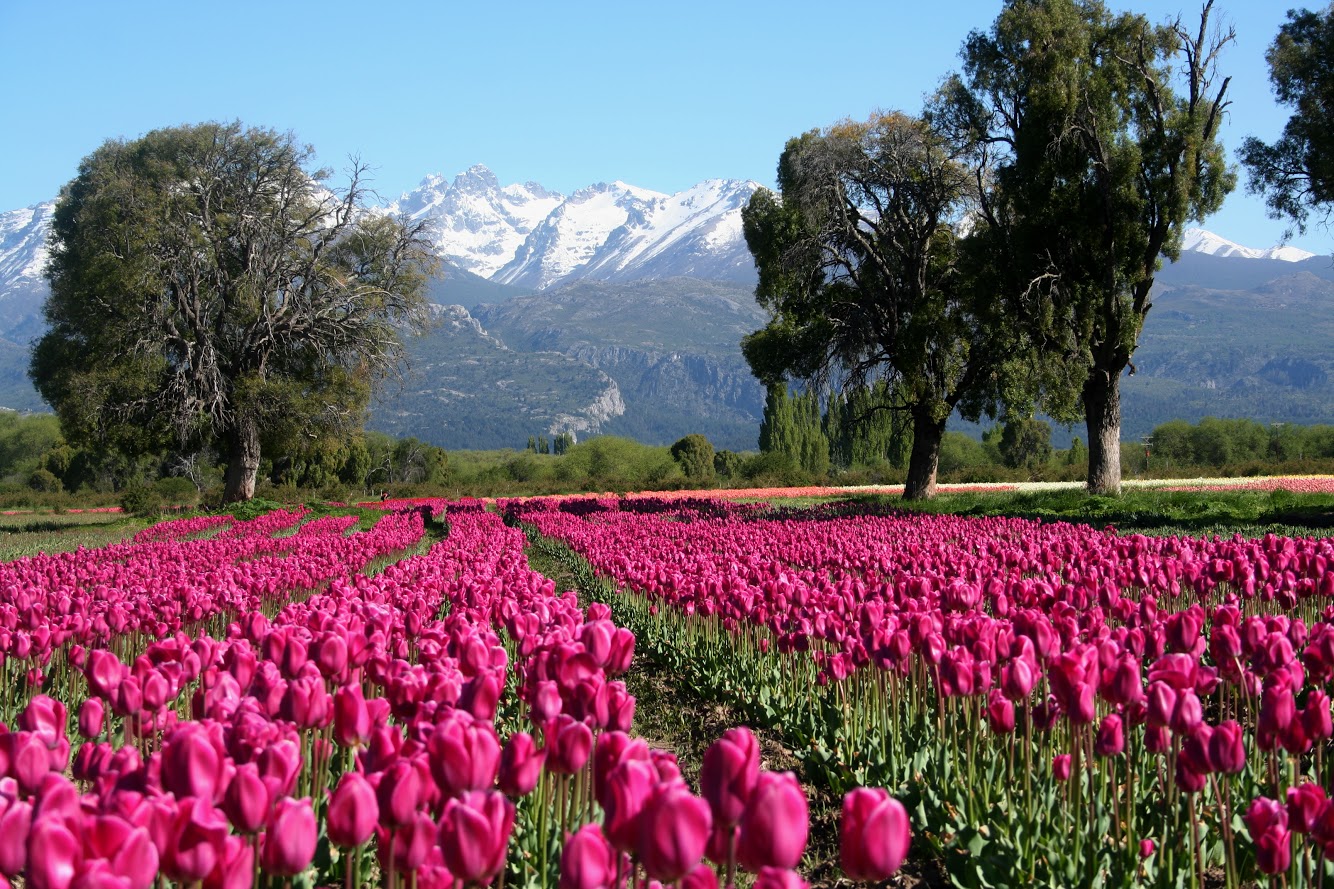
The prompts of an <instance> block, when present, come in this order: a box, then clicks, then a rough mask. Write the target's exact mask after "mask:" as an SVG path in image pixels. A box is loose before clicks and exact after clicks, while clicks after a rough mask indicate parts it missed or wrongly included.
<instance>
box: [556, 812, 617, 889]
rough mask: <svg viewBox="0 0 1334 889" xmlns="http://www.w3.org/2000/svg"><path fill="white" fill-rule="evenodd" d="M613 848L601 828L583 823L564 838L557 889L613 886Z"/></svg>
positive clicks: (614, 868)
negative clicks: (572, 833) (569, 835)
mask: <svg viewBox="0 0 1334 889" xmlns="http://www.w3.org/2000/svg"><path fill="white" fill-rule="evenodd" d="M616 855H617V853H616V851H615V850H614V849H612V847H611V844H610V843H608V842H607V838H606V837H605V836H603V835H602V828H601V827H600V826H598V825H597V824H585V825H584V826H583V827H581V828H579V829H578V830H577V831H575V832H574V835H573V836H571V837H570V838H569V839H568V840H566V841H565V848H564V849H563V850H562V851H561V856H560V889H612V883H613V881H614V880H615V878H616Z"/></svg>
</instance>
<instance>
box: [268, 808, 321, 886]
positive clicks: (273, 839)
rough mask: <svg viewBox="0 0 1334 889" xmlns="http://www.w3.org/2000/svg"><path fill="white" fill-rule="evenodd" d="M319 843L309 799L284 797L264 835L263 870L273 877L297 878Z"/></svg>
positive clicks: (313, 812) (312, 857) (313, 855)
mask: <svg viewBox="0 0 1334 889" xmlns="http://www.w3.org/2000/svg"><path fill="white" fill-rule="evenodd" d="M317 840H319V828H318V827H317V826H316V824H315V810H314V809H313V808H311V805H310V798H309V797H306V798H304V799H292V798H291V797H284V798H283V799H280V800H278V804H277V805H276V806H274V807H273V819H272V820H271V821H270V822H269V826H268V828H267V829H266V830H265V831H264V845H263V848H262V849H261V850H260V854H259V863H260V866H261V867H263V868H264V870H266V871H268V872H269V873H271V874H277V875H279V876H283V877H294V876H296V875H297V874H299V873H301V872H302V871H303V870H305V869H306V868H307V867H308V866H309V865H310V862H311V860H312V859H314V857H315V843H316V841H317Z"/></svg>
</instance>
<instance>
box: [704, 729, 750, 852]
mask: <svg viewBox="0 0 1334 889" xmlns="http://www.w3.org/2000/svg"><path fill="white" fill-rule="evenodd" d="M759 779H760V745H759V742H758V741H757V740H756V739H755V735H754V734H753V733H752V732H751V730H750V729H748V728H746V727H744V726H738V727H736V728H730V729H728V730H727V731H725V732H723V736H722V737H721V738H719V739H718V740H716V741H714V742H713V744H711V745H710V746H709V749H708V750H706V751H705V752H704V762H703V765H702V766H701V767H700V771H699V786H700V791H701V792H702V793H703V794H704V798H705V799H706V800H708V801H709V808H710V809H711V810H712V812H713V819H714V821H715V822H717V823H718V824H719V826H723V827H732V826H733V825H735V824H737V823H739V822H740V821H741V815H742V813H743V812H744V811H745V810H746V803H747V801H748V800H749V799H750V796H751V794H752V793H753V792H754V790H755V785H756V783H758V781H759Z"/></svg>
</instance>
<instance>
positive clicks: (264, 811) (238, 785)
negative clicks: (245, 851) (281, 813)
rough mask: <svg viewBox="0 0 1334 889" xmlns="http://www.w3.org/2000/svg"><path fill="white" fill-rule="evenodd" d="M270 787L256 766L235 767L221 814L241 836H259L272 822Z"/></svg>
mask: <svg viewBox="0 0 1334 889" xmlns="http://www.w3.org/2000/svg"><path fill="white" fill-rule="evenodd" d="M271 801H272V800H271V798H270V795H269V785H267V784H265V783H264V779H263V778H261V777H260V774H259V767H258V766H256V765H255V764H254V763H253V762H248V763H244V764H243V765H240V766H237V767H236V774H235V775H233V776H232V780H231V783H230V784H228V785H227V791H226V793H224V794H223V797H222V811H223V812H224V813H226V815H227V818H228V819H229V820H230V821H231V822H232V826H233V827H235V828H236V829H237V830H238V831H240V832H241V833H257V832H258V831H259V829H260V828H261V827H263V826H264V823H265V822H266V821H268V818H269V808H270V805H269V804H270V802H271Z"/></svg>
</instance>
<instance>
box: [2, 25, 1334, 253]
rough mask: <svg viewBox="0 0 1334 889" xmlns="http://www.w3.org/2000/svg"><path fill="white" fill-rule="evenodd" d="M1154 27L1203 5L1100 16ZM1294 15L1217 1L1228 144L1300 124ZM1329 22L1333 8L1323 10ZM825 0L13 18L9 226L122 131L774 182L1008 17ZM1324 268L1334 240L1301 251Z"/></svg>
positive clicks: (411, 177) (413, 179) (5, 153)
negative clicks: (231, 125)
mask: <svg viewBox="0 0 1334 889" xmlns="http://www.w3.org/2000/svg"><path fill="white" fill-rule="evenodd" d="M1109 5H1110V6H1112V7H1113V8H1131V9H1135V10H1136V11H1140V12H1143V13H1145V14H1146V15H1148V16H1149V17H1150V18H1151V19H1152V20H1154V21H1161V20H1164V19H1166V18H1167V17H1168V16H1171V15H1175V14H1177V13H1184V14H1185V15H1186V16H1187V18H1191V17H1193V16H1195V15H1197V14H1198V11H1199V0H1134V2H1133V3H1130V2H1127V0H1109ZM1289 5H1293V6H1298V5H1302V4H1301V2H1300V0H1292V2H1290V3H1285V2H1279V0H1218V6H1219V9H1218V11H1217V12H1218V13H1221V14H1222V17H1223V18H1225V19H1227V20H1230V21H1231V22H1232V23H1233V24H1235V26H1236V29H1237V42H1236V43H1235V44H1234V45H1233V46H1232V47H1231V49H1230V51H1229V52H1228V53H1227V55H1226V57H1225V60H1224V69H1225V72H1226V73H1230V74H1232V76H1233V81H1232V90H1231V92H1232V97H1233V105H1232V108H1231V116H1230V120H1229V122H1228V125H1227V128H1226V130H1225V131H1224V140H1225V143H1226V144H1227V145H1228V148H1229V150H1230V151H1232V150H1235V148H1236V146H1237V145H1238V144H1239V142H1240V141H1241V139H1242V137H1244V136H1246V135H1256V136H1259V137H1261V138H1264V139H1272V138H1274V137H1275V136H1276V135H1277V134H1278V133H1279V131H1280V130H1281V129H1282V126H1283V122H1284V121H1285V120H1286V118H1287V112H1286V110H1284V109H1281V108H1279V107H1277V106H1276V105H1275V104H1274V102H1273V99H1272V95H1271V93H1270V89H1269V83H1268V73H1267V69H1266V66H1265V62H1264V51H1265V49H1266V47H1267V46H1268V45H1269V43H1270V41H1272V39H1273V37H1274V35H1275V33H1276V32H1277V30H1278V27H1279V25H1280V24H1281V23H1282V22H1283V21H1284V20H1285V16H1284V10H1285V9H1286V8H1288V6H1289ZM1307 5H1311V6H1321V5H1323V3H1308V4H1307ZM817 8H819V6H818V5H817V4H813V3H810V2H788V0H769V2H762V3H761V2H754V3H752V2H745V3H742V2H728V0H710V2H696V0H673V2H670V3H658V2H653V0H650V2H647V3H637V2H626V0H616V2H579V0H566V2H551V0H546V2H493V3H478V2H471V3H458V2H452V0H449V2H447V0H423V2H395V0H382V2H380V3H368V2H359V3H349V2H344V0H330V2H321V3H306V2H282V0H279V2H274V0H265V2H251V0H231V2H226V3H221V2H186V0H171V2H142V0H119V2H107V0H94V2H84V0H68V2H51V0H0V59H3V60H4V67H5V70H6V72H7V74H6V78H5V79H6V83H5V90H4V102H3V105H0V133H3V135H0V170H3V171H4V172H3V174H2V175H0V210H7V209H14V208H18V207H23V206H27V205H29V204H34V203H37V202H40V201H43V200H46V199H49V198H52V197H54V196H55V195H56V193H57V192H58V190H59V188H60V186H61V185H62V184H63V183H65V182H66V181H68V180H69V179H71V178H72V177H73V176H74V175H75V173H76V172H77V167H78V163H79V161H80V159H81V158H83V157H84V156H85V155H87V154H88V153H89V152H91V151H92V150H93V149H95V148H96V147H97V146H98V145H99V144H101V142H102V141H103V140H105V139H107V138H109V137H114V136H124V137H135V136H138V135H140V134H142V133H144V132H147V131H148V130H151V129H154V128H156V127H160V126H169V125H174V124H180V123H187V122H188V123H194V122H199V121H203V120H232V119H240V120H242V121H243V122H245V123H247V124H251V125H263V126H267V127H272V128H275V129H279V130H291V131H293V132H294V133H295V134H296V135H297V136H298V137H299V138H300V139H301V140H302V141H304V142H307V143H309V144H311V145H313V146H314V147H315V148H316V150H317V152H318V156H319V158H320V161H321V163H323V164H325V165H326V166H331V167H334V168H340V167H342V166H343V165H344V164H345V163H346V159H347V157H348V156H349V155H352V154H356V155H359V156H360V157H361V158H362V159H363V160H365V161H366V162H368V163H370V164H371V165H372V166H373V167H374V168H376V173H375V182H374V186H375V188H376V189H377V190H378V191H379V192H380V193H381V194H382V195H383V196H384V197H385V198H387V199H392V198H394V197H396V196H397V195H399V194H400V193H402V192H403V191H406V190H408V189H411V188H413V187H414V186H416V184H417V183H418V182H419V181H420V180H421V179H422V177H424V176H425V175H427V174H429V173H443V174H445V175H447V176H452V175H453V174H455V173H457V172H459V171H461V170H463V169H465V168H466V167H468V166H470V165H472V164H474V163H483V164H486V165H487V166H489V167H490V168H491V169H492V170H494V171H495V173H496V175H497V176H498V177H499V178H500V180H501V181H502V182H505V183H508V182H515V181H525V180H534V181H537V182H540V183H542V184H543V185H546V186H547V187H548V188H552V189H555V190H558V191H562V192H566V193H569V192H570V191H573V190H574V189H576V188H579V187H581V186H584V185H588V184H591V183H593V182H597V181H611V180H614V179H621V180H624V181H626V182H629V183H632V184H634V185H638V186H642V187H644V188H651V189H655V190H658V191H664V192H673V191H677V190H680V189H682V188H685V187H687V186H689V185H691V184H693V183H695V182H697V181H699V180H702V179H707V178H738V179H755V180H758V181H759V182H761V183H763V184H765V185H772V182H773V171H774V165H775V162H776V161H777V158H778V154H779V152H780V151H781V150H782V147H783V143H784V141H785V140H786V139H788V138H789V137H791V136H793V135H796V134H798V133H800V132H802V131H804V130H807V129H811V128H814V127H820V126H825V125H827V124H830V123H833V122H834V121H836V120H838V119H840V118H843V117H865V116H866V115H867V114H868V113H869V112H871V111H872V110H873V109H876V108H885V109H891V108H898V109H902V110H905V111H910V112H912V111H917V110H919V109H920V107H921V101H922V96H923V95H924V94H925V93H927V92H929V91H931V90H932V89H933V88H934V87H935V86H936V84H937V83H938V82H939V80H940V78H941V77H942V76H943V75H944V74H946V73H947V72H948V71H950V70H952V69H954V68H956V67H957V65H958V55H957V54H958V50H959V46H960V44H961V42H962V41H963V39H964V37H965V35H966V34H967V33H968V32H969V31H970V30H972V29H975V28H980V29H986V28H988V27H989V26H990V24H991V22H992V20H993V19H994V18H995V16H996V14H997V12H998V11H999V10H1000V8H1001V2H1000V0H927V2H920V0H915V2H903V0H845V2H841V3H838V4H834V5H833V6H826V7H824V8H823V11H821V12H819V13H818V14H817V12H816V9H817ZM1206 227H1208V228H1210V229H1212V230H1214V231H1216V232H1218V233H1219V234H1221V235H1224V236H1225V237H1229V238H1231V239H1232V240H1234V241H1238V242H1239V243H1242V244H1245V245H1247V246H1255V247H1266V246H1269V245H1271V244H1273V243H1275V242H1276V241H1278V239H1279V237H1280V236H1281V233H1282V230H1283V225H1282V224H1281V223H1279V222H1274V221H1272V220H1268V219H1266V218H1265V214H1264V209H1263V206H1262V205H1261V204H1260V202H1259V201H1258V200H1256V199H1254V198H1251V197H1249V196H1247V195H1246V194H1245V191H1244V174H1243V177H1242V186H1240V187H1239V188H1238V191H1237V193H1235V194H1234V195H1233V196H1232V197H1231V198H1229V200H1228V202H1227V204H1226V206H1225V207H1224V209H1223V211H1222V212H1221V213H1219V214H1218V215H1217V216H1215V217H1212V218H1211V219H1210V220H1208V221H1207V222H1206ZM1293 243H1295V244H1297V245H1298V246H1302V247H1305V248H1306V249H1309V250H1312V251H1314V252H1321V253H1327V252H1330V249H1331V246H1332V245H1334V233H1332V232H1330V231H1327V230H1324V229H1321V228H1313V229H1312V230H1311V231H1310V232H1309V233H1308V234H1307V236H1306V237H1305V238H1303V239H1300V240H1297V241H1294V242H1293Z"/></svg>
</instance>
